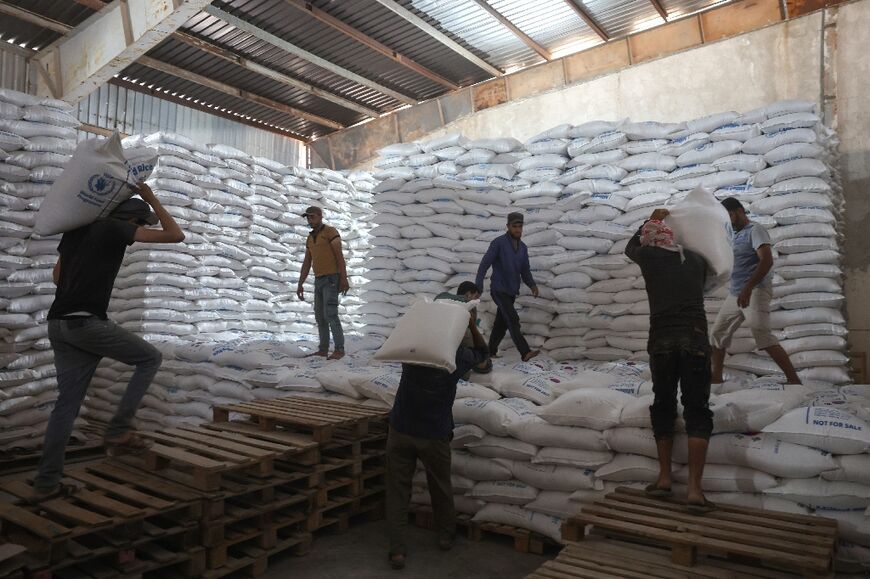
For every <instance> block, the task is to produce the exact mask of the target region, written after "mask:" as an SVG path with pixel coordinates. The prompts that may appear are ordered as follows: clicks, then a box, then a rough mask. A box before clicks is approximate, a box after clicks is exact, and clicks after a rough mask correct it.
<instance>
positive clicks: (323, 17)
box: [285, 0, 459, 90]
mask: <svg viewBox="0 0 870 579" xmlns="http://www.w3.org/2000/svg"><path fill="white" fill-rule="evenodd" d="M285 2H286V3H287V4H288V5H290V6H292V7H293V8H296V9H297V10H300V11H302V12H305V13H306V14H308V15H309V16H311V17H312V18H314V19H316V20H317V21H318V22H321V23H323V24H325V25H326V26H329V27H330V28H333V29H334V30H337V31H339V32H341V33H342V34H344V35H346V36H348V37H350V38H353V39H354V40H356V41H357V42H359V43H361V44H364V45H365V46H367V47H369V48H371V49H372V50H374V51H376V52H379V53H381V54H383V55H384V56H386V57H387V58H389V59H390V60H392V61H393V62H397V63H399V64H401V65H402V66H404V67H405V68H408V69H410V70H413V71H414V72H416V73H417V74H419V75H421V76H424V77H426V78H428V79H429V80H431V81H434V82H437V83H438V84H440V85H442V86H444V87H447V88H449V89H450V90H456V89H458V88H459V85H458V84H456V83H454V82H453V81H450V80H448V79H446V78H444V77H443V76H441V75H440V74H438V73H436V72H433V71H432V70H430V69H428V68H426V67H425V66H423V65H422V64H419V63H417V62H415V61H414V60H412V59H411V58H409V57H407V56H404V55H402V54H399V53H398V52H397V51H395V50H393V49H392V48H390V47H389V46H386V45H385V44H382V43H381V42H378V41H377V40H375V39H374V38H372V37H371V36H369V35H367V34H365V33H363V32H361V31H360V30H357V29H356V28H354V27H353V26H351V25H349V24H347V23H346V22H343V21H341V20H339V19H338V18H336V17H335V16H333V15H332V14H330V13H328V12H326V11H324V10H321V9H320V8H318V7H316V6H314V5H313V4H312V3H311V2H305V1H304V0H285Z"/></svg>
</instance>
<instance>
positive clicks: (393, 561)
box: [387, 553, 405, 570]
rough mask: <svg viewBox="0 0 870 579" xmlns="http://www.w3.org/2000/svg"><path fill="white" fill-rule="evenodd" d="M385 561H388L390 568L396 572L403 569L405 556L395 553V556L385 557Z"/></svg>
mask: <svg viewBox="0 0 870 579" xmlns="http://www.w3.org/2000/svg"><path fill="white" fill-rule="evenodd" d="M387 559H389V560H390V567H392V568H393V569H396V570H398V569H404V568H405V556H404V555H402V554H400V553H396V554H395V555H393V554H392V553H391V554H388V555H387Z"/></svg>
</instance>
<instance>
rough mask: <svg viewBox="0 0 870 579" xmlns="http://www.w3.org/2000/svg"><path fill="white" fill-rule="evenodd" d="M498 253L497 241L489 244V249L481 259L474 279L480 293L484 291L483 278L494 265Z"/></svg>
mask: <svg viewBox="0 0 870 579" xmlns="http://www.w3.org/2000/svg"><path fill="white" fill-rule="evenodd" d="M496 255H498V245H497V244H496V242H495V241H493V242H492V243H490V244H489V249H487V250H486V253H485V254H483V259H481V260H480V265H479V266H478V268H477V277H476V278H475V280H474V285H476V286H477V289H478V291H479V292H480V293H483V278H485V277H486V272H487V271H489V268H490V267H492V264H493V263H494V262H495V257H496Z"/></svg>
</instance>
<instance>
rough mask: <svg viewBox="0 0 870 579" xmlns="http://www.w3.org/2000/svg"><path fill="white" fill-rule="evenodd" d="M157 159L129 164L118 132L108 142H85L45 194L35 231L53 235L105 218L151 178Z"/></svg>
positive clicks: (95, 140) (145, 159) (80, 145)
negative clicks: (140, 183)
mask: <svg viewBox="0 0 870 579" xmlns="http://www.w3.org/2000/svg"><path fill="white" fill-rule="evenodd" d="M156 160H157V158H156V155H155V156H154V157H151V158H142V157H140V158H137V159H136V162H135V163H134V164H132V165H131V164H130V163H128V162H127V160H126V158H125V157H124V149H123V147H122V146H121V138H120V136H119V135H118V133H117V132H116V133H115V134H113V135H112V136H111V137H109V138H108V139H88V140H86V141H82V142H81V143H79V144H78V146H77V147H76V150H75V153H73V156H72V159H70V160H69V162H68V163H67V164H66V168H65V169H64V171H63V173H61V175H60V177H58V179H57V181H55V182H54V184H53V185H52V186H51V189H50V190H49V191H48V193H47V194H46V197H45V201H43V202H42V205H41V206H40V208H39V213H37V215H36V223H35V224H34V227H33V229H34V231H35V232H36V233H38V234H39V235H54V234H56V233H64V232H67V231H71V230H73V229H76V228H78V227H82V226H83V225H87V224H89V223H93V222H94V221H96V220H97V219H100V218H103V217H106V216H107V215H108V214H109V213H111V212H112V211H113V210H114V209H115V207H117V206H118V205H119V204H120V203H122V202H123V201H126V200H127V199H129V198H130V197H131V196H132V194H133V190H132V188H131V185H133V184H136V183H139V182H141V181H144V180H145V179H147V178H148V177H149V176H150V175H151V171H152V170H153V169H154V164H155V162H156Z"/></svg>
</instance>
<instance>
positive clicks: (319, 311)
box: [314, 273, 344, 352]
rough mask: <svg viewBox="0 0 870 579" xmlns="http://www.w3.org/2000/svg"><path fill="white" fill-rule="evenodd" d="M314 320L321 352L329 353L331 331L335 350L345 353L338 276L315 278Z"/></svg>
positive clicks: (335, 274)
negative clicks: (339, 316) (339, 305)
mask: <svg viewBox="0 0 870 579" xmlns="http://www.w3.org/2000/svg"><path fill="white" fill-rule="evenodd" d="M314 319H315V320H317V331H318V332H319V333H320V347H319V348H318V350H320V351H321V352H328V351H329V331H330V330H332V340H333V341H334V342H335V349H336V351H338V352H344V331H343V330H342V329H341V320H339V319H338V274H337V273H333V274H330V275H321V276H318V277H315V278H314Z"/></svg>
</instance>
